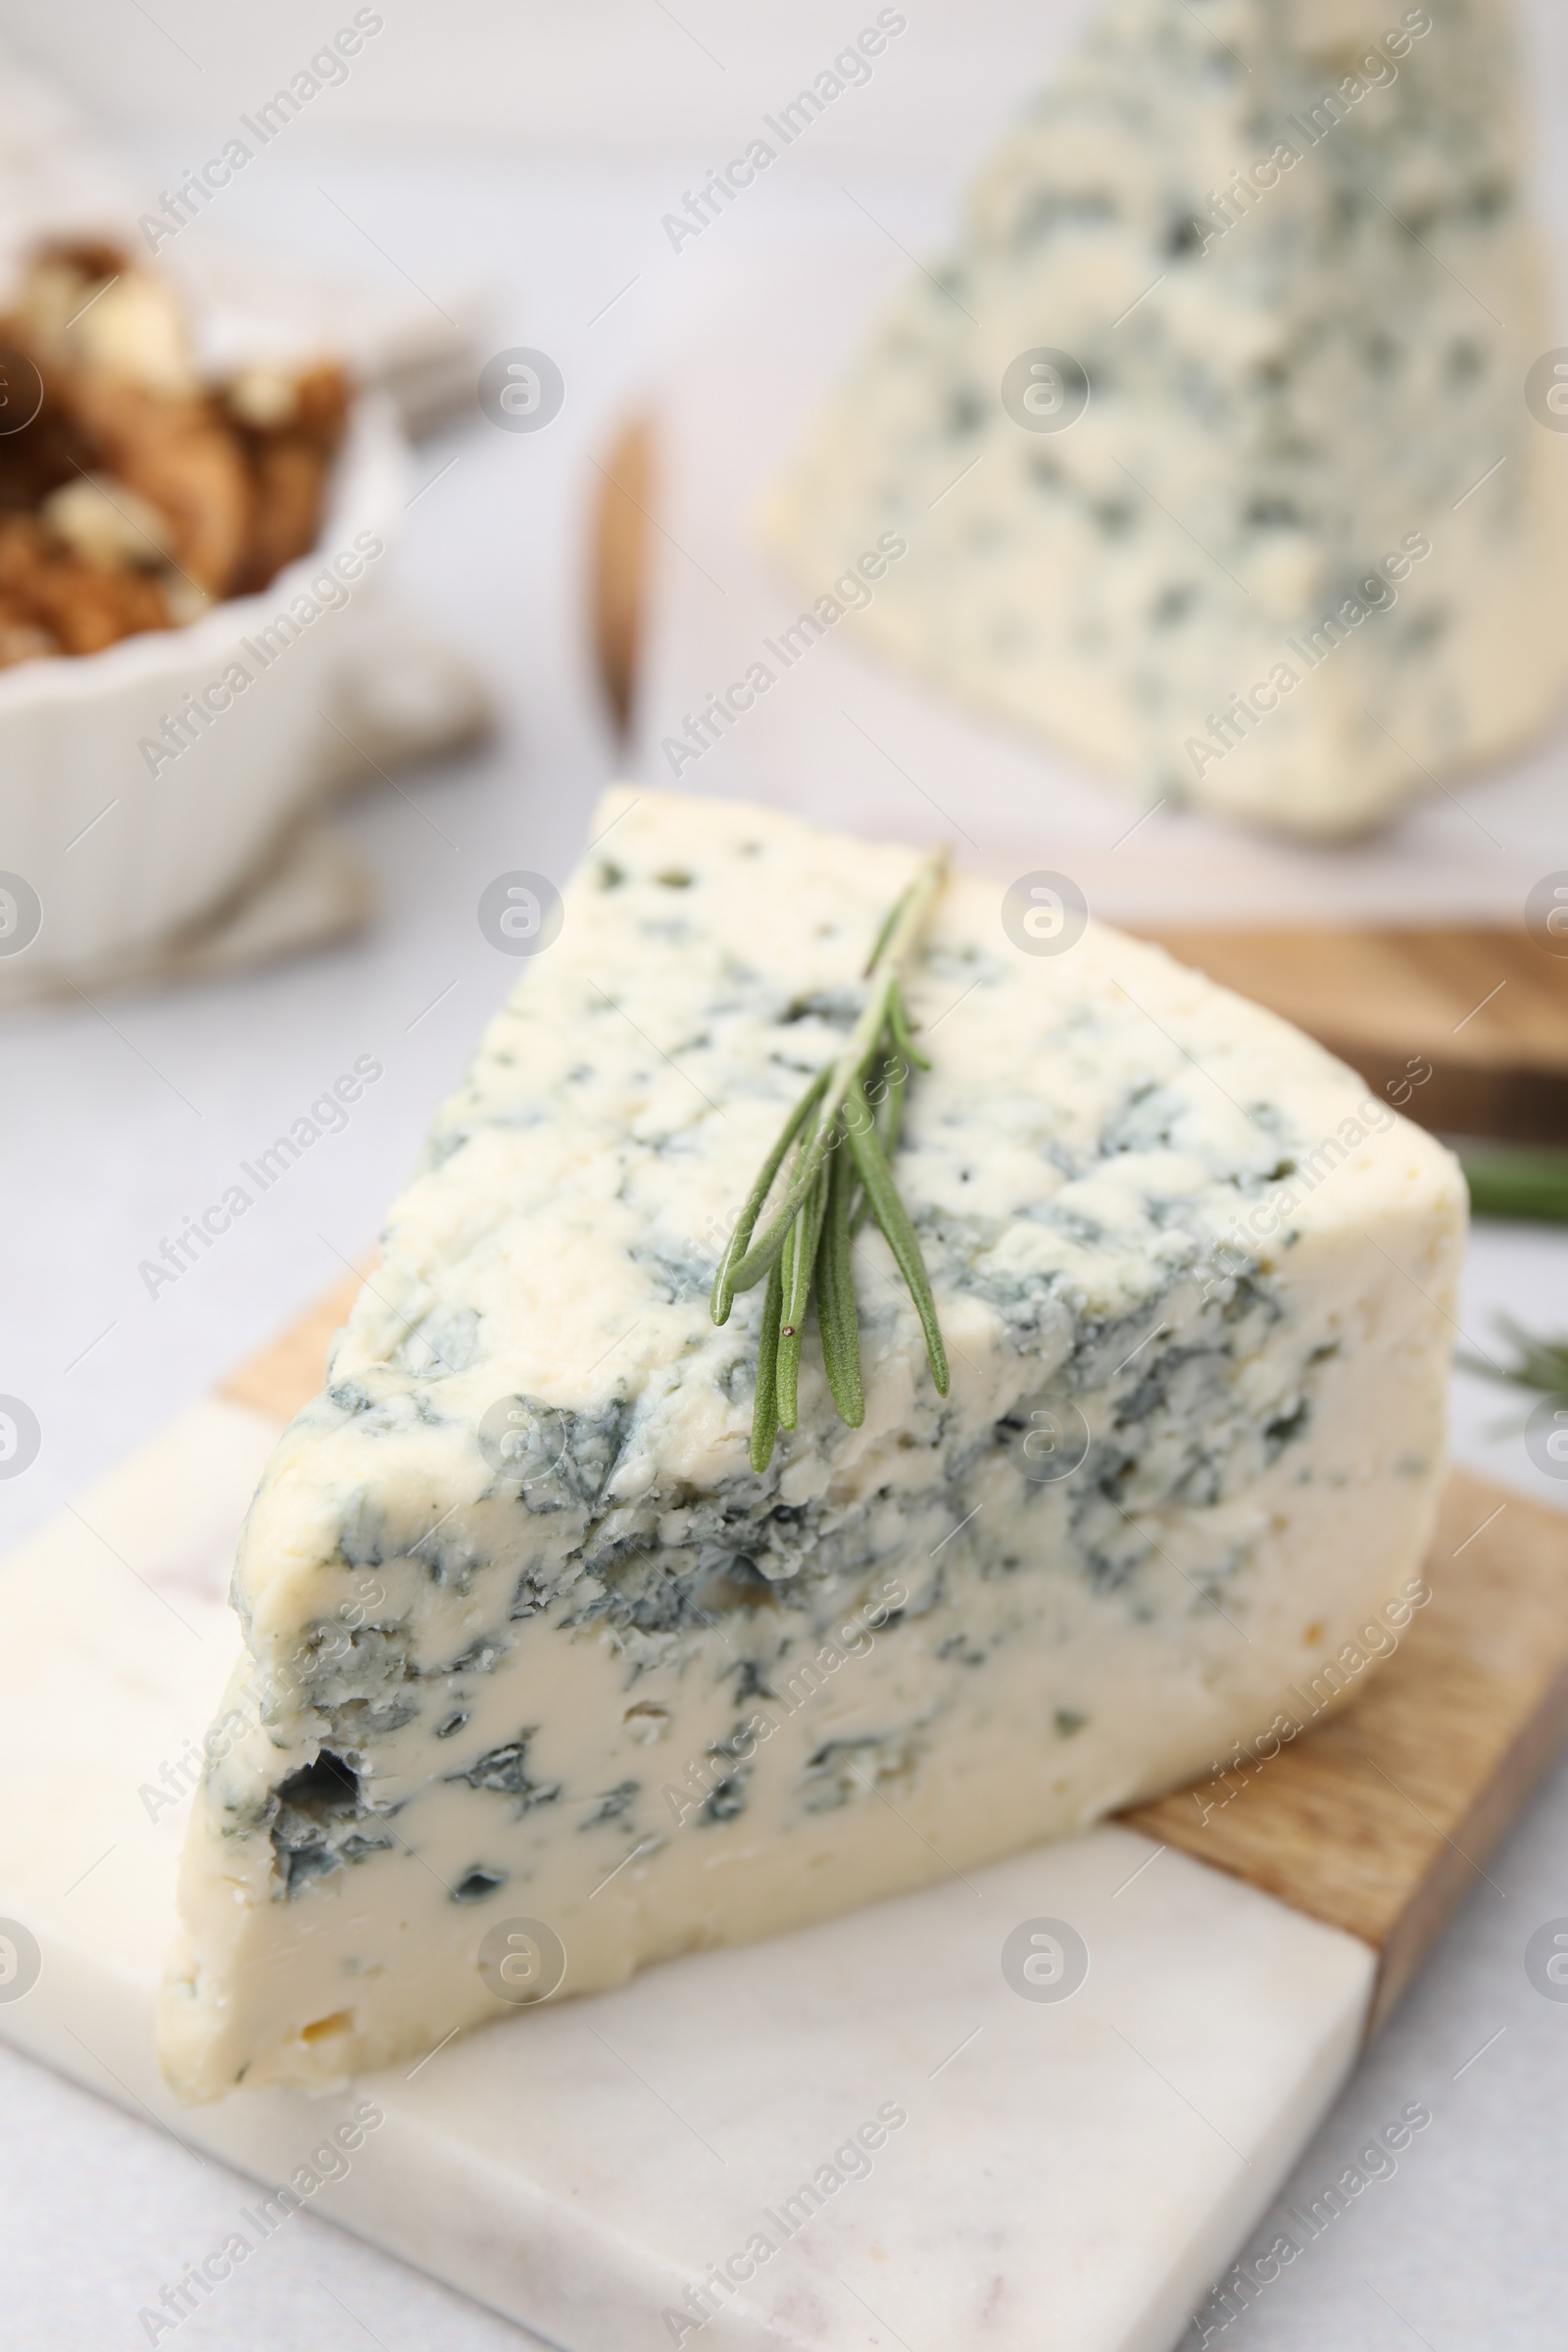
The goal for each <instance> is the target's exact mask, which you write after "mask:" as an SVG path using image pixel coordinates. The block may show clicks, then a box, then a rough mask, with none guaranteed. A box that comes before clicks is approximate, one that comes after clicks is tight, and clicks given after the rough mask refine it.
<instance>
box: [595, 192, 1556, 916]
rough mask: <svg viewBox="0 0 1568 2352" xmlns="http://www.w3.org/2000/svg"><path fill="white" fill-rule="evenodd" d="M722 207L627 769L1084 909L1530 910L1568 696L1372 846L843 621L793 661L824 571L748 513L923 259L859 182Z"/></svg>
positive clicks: (670, 465)
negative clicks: (738, 698)
mask: <svg viewBox="0 0 1568 2352" xmlns="http://www.w3.org/2000/svg"><path fill="white" fill-rule="evenodd" d="M846 193H848V192H847V191H846ZM722 226H723V229H724V232H725V238H726V242H725V243H724V244H723V245H722V246H720V245H719V243H718V240H717V237H716V235H715V237H714V238H713V239H712V240H711V241H709V242H708V243H706V244H705V245H704V246H703V247H702V248H701V249H699V250H695V251H693V253H692V256H691V259H690V262H689V263H688V264H687V267H688V268H689V269H690V270H691V271H692V272H693V280H692V283H691V284H690V286H689V287H688V289H687V292H686V302H685V307H684V309H683V311H682V314H681V319H682V332H681V334H680V336H679V338H678V345H679V357H678V359H677V360H676V361H674V362H673V363H672V364H671V365H670V366H669V367H668V368H667V369H666V371H665V373H664V376H663V379H662V382H661V384H660V385H659V387H658V390H657V393H655V394H654V395H652V396H651V397H650V401H649V405H648V415H649V418H650V421H651V423H652V425H653V427H654V431H655V435H656V441H657V449H656V467H657V475H656V484H655V494H654V502H653V511H654V515H655V518H656V521H657V525H658V527H657V530H656V531H654V532H653V533H651V534H650V546H651V555H652V563H651V569H650V577H649V579H648V582H647V584H646V593H645V596H644V599H643V605H644V610H645V613H646V615H647V620H646V639H645V642H644V644H643V647H642V651H641V660H640V664H639V667H640V687H639V699H638V705H637V711H636V746H635V760H634V764H635V770H636V773H637V774H638V775H640V776H644V777H646V778H647V779H648V780H649V781H650V782H651V783H656V784H661V785H663V786H665V787H668V786H669V785H670V784H672V783H675V782H677V781H678V783H679V785H680V788H681V789H682V790H683V791H694V792H712V793H718V794H727V795H731V796H735V797H739V798H744V799H751V800H764V801H772V802H775V803H778V804H779V805H781V806H783V807H785V808H789V809H796V810H797V811H798V812H799V813H800V814H802V815H804V816H807V817H809V818H811V819H812V820H814V821H815V822H817V823H821V824H827V825H833V826H837V827H840V828H842V829H843V830H845V831H848V832H852V833H861V834H866V835H869V836H872V837H874V838H888V839H893V840H901V841H910V840H921V841H924V840H932V841H947V842H950V843H951V844H952V845H953V847H954V849H955V851H956V854H957V856H958V857H959V858H962V860H963V861H964V862H965V863H966V864H968V865H970V866H971V867H975V866H978V867H981V868H983V869H984V870H986V871H991V872H997V873H1000V874H1005V876H1007V877H1008V878H1010V877H1011V876H1013V875H1015V874H1017V873H1019V872H1021V871H1024V870H1026V869H1029V868H1033V867H1037V866H1039V865H1041V864H1042V863H1048V864H1050V865H1051V866H1053V867H1054V868H1057V869H1059V870H1062V871H1064V872H1067V873H1069V874H1071V876H1072V877H1073V879H1074V880H1075V881H1076V882H1077V883H1078V885H1079V887H1080V889H1082V890H1083V891H1084V892H1085V894H1086V895H1087V897H1088V899H1089V903H1090V905H1091V907H1093V908H1094V910H1095V912H1096V913H1097V914H1099V915H1101V916H1102V917H1103V919H1105V920H1107V921H1111V922H1119V923H1129V924H1131V925H1133V926H1134V927H1135V928H1138V927H1144V928H1150V929H1158V928H1160V927H1161V926H1165V927H1167V928H1169V927H1172V926H1180V925H1185V926H1187V927H1189V928H1191V927H1202V926H1205V925H1232V924H1234V925H1239V926H1241V927H1243V928H1255V927H1256V926H1257V925H1258V924H1259V923H1266V922H1275V923H1280V924H1284V925H1291V924H1297V925H1311V924H1317V923H1322V924H1328V925H1336V924H1344V923H1384V924H1394V925H1399V924H1423V923H1442V922H1466V923H1486V922H1500V923H1507V924H1515V923H1519V922H1521V921H1522V920H1523V908H1524V902H1525V898H1526V895H1527V893H1528V892H1529V890H1530V888H1531V887H1532V885H1533V884H1534V883H1535V882H1537V881H1538V880H1539V879H1540V877H1541V876H1542V875H1543V874H1544V873H1548V872H1550V871H1552V870H1553V869H1554V868H1556V867H1557V866H1559V865H1560V864H1561V863H1562V783H1561V772H1562V762H1563V753H1564V749H1565V746H1568V712H1565V713H1564V719H1563V722H1562V723H1560V724H1559V726H1558V727H1557V729H1556V731H1555V734H1554V736H1553V738H1552V739H1551V740H1549V741H1547V742H1544V743H1543V744H1541V745H1539V746H1538V747H1536V748H1535V749H1534V750H1533V751H1531V752H1530V753H1529V754H1528V755H1527V756H1526V757H1525V758H1523V759H1522V760H1517V761H1515V762H1513V763H1512V764H1511V765H1510V766H1508V767H1507V768H1505V769H1498V770H1496V771H1495V772H1493V773H1489V774H1486V775H1481V776H1476V777H1471V778H1462V779H1453V778H1448V779H1446V780H1445V789H1444V790H1443V791H1441V792H1438V793H1430V794H1428V795H1427V797H1426V798H1425V799H1424V800H1423V801H1421V802H1420V803H1418V804H1416V805H1414V806H1412V807H1411V808H1410V809H1408V810H1406V811H1405V813H1404V814H1403V815H1402V816H1400V817H1399V818H1398V820H1397V822H1396V823H1394V824H1392V825H1390V826H1388V827H1387V828H1386V829H1385V830H1383V831H1382V832H1380V833H1378V834H1375V835H1373V836H1372V837H1370V838H1369V839H1367V840H1366V841H1362V842H1356V843H1350V844H1344V845H1340V846H1336V847H1333V848H1312V847H1309V846H1306V845H1303V844H1300V843H1293V842H1289V841H1284V840H1274V839H1272V838H1270V837H1269V836H1267V835H1266V834H1264V833H1261V832H1257V831H1252V830H1250V829H1248V828H1246V827H1243V826H1241V825H1238V824H1233V823H1230V822H1228V821H1227V820H1226V819H1224V818H1222V817H1218V816H1213V815H1208V814H1205V813H1202V812H1201V811H1198V810H1196V809H1175V808H1172V807H1168V806H1167V807H1162V808H1157V809H1155V810H1154V811H1153V813H1152V814H1149V813H1146V809H1145V807H1144V804H1143V803H1141V802H1140V801H1139V800H1138V799H1137V798H1136V797H1135V796H1133V795H1132V793H1131V792H1130V791H1129V789H1128V788H1127V787H1126V786H1125V785H1122V784H1119V783H1117V782H1115V781H1114V780H1107V779H1104V778H1102V777H1099V776H1096V775H1094V774H1092V773H1091V772H1090V771H1089V770H1087V769H1086V768H1083V767H1081V766H1079V765H1077V764H1076V763H1075V762H1074V761H1073V760H1071V759H1070V758H1069V757H1067V756H1065V755H1062V754H1059V753H1057V752H1055V751H1054V750H1053V749H1052V747H1051V746H1050V745H1049V744H1047V743H1045V742H1044V741H1043V740H1041V739H1039V738H1037V737H1034V736H1032V735H1030V734H1027V733H1025V732H1024V731H1023V730H1021V729H1015V728H1012V727H1009V726H1007V725H1005V724H1004V723H1002V722H1000V721H994V720H991V719H989V718H987V717H984V716H982V715H980V714H978V713H977V712H975V711H971V710H970V709H968V707H967V706H965V705H964V704H963V703H961V702H960V701H958V700H957V699H956V697H954V696H952V695H950V694H949V693H947V692H946V691H945V690H941V689H938V688H936V687H932V686H927V685H925V684H923V683H922V682H921V681H920V679H919V678H918V677H917V676H916V675H915V673H914V672H913V671H911V670H907V669H905V668H903V667H901V666H899V665H897V664H896V663H894V662H892V661H890V660H888V659H886V658H884V657H883V656H882V655H881V654H880V653H878V652H877V651H876V650H875V649H874V648H870V647H868V646H867V645H865V644H864V643H863V642H862V641H860V640H858V638H857V636H856V634H855V630H856V622H855V619H854V617H853V615H849V616H847V617H846V618H844V619H842V620H840V621H838V622H836V623H835V624H834V625H833V627H832V629H831V631H830V632H829V633H828V634H826V635H824V636H823V637H821V638H819V639H816V640H815V641H813V642H811V643H810V645H809V650H808V652H807V653H806V654H805V655H804V656H802V657H801V658H800V659H799V660H798V661H796V662H794V663H793V664H792V665H791V666H789V667H787V668H786V667H785V666H784V665H783V663H782V662H781V661H780V659H779V657H778V655H777V653H776V651H770V650H769V648H768V645H767V642H766V641H767V640H769V639H771V640H772V642H773V646H774V648H776V647H777V643H778V638H779V633H780V631H781V630H782V629H786V628H788V627H789V626H790V624H791V622H792V621H793V620H794V619H795V618H796V617H797V615H798V614H799V613H801V611H802V610H803V608H806V607H808V606H809V605H810V603H811V602H812V600H813V599H814V598H816V597H817V596H819V595H820V594H821V593H822V592H823V591H824V590H829V589H831V587H832V582H831V581H830V580H826V579H822V580H811V581H802V580H799V579H795V578H793V577H791V576H790V575H789V574H788V573H787V572H786V571H785V570H784V568H783V567H782V566H781V565H780V564H778V563H777V561H776V560H775V559H773V558H772V557H771V556H770V555H769V553H768V551H767V550H766V548H765V546H764V544H763V542H762V540H761V537H760V531H759V528H758V511H759V508H760V502H761V499H762V496H763V494H764V492H765V490H766V489H767V487H768V486H769V484H770V483H771V482H772V481H773V480H774V479H775V478H776V477H777V476H778V475H779V474H780V473H781V472H782V470H783V469H784V468H785V467H786V466H787V465H788V463H789V462H790V459H791V457H792V455H793V453H794V451H795V450H796V449H797V447H798V446H799V445H800V442H801V440H802V438H803V436H804V434H805V431H806V429H807V426H808V424H809V419H810V417H811V416H812V414H813V412H814V411H815V409H816V408H817V407H818V405H819V404H820V403H821V402H822V401H824V400H825V399H826V398H827V396H828V395H829V393H830V391H831V390H832V388H833V387H834V385H835V383H836V381H837V379H838V377H839V376H840V374H841V373H842V372H843V370H844V368H846V367H847V365H848V362H849V360H850V358H851V356H852V355H853V354H854V353H855V352H856V351H857V350H858V347H859V346H860V345H861V344H862V343H863V341H864V339H865V337H866V335H867V334H868V333H869V331H870V329H871V326H872V324H873V322H874V320H875V319H876V317H877V314H878V312H879V311H880V309H881V308H882V306H883V305H884V303H885V302H886V301H887V300H888V298H889V296H890V295H891V292H892V289H893V288H894V286H895V285H897V284H898V283H899V281H900V280H901V278H902V277H904V276H907V274H908V273H909V272H910V271H911V270H912V269H913V267H914V262H913V259H912V257H911V256H909V255H908V254H907V253H906V252H905V251H904V249H903V248H902V247H901V246H900V244H899V243H898V241H897V240H896V238H895V237H894V234H893V231H892V230H891V229H888V228H885V227H881V226H879V224H878V223H876V222H871V223H869V224H868V222H867V221H866V219H865V218H864V216H863V213H857V212H855V211H854V210H853V208H852V204H851V203H848V202H847V203H846V204H845V205H844V208H843V223H842V225H840V226H838V227H836V228H834V229H833V230H832V231H831V233H830V232H828V231H826V230H825V229H824V228H823V227H822V226H821V225H820V216H818V217H817V218H816V219H815V220H814V221H793V220H792V221H788V222H787V223H786V224H785V226H784V228H783V229H782V231H781V230H779V229H777V228H771V229H770V228H769V227H768V226H767V224H765V223H761V222H759V223H756V224H751V223H748V222H746V221H741V220H740V219H739V218H738V217H737V218H736V219H734V220H733V221H731V220H726V221H724V223H723V224H722ZM929 258H930V256H929V255H928V254H927V253H925V252H924V251H922V253H921V255H920V259H921V260H922V261H924V260H928V259H929ZM1047 339H1048V340H1049V337H1048V338H1047ZM758 660H761V661H762V662H764V663H766V664H767V665H768V666H769V667H770V668H771V669H772V671H773V672H774V678H775V683H774V684H773V685H772V686H771V687H769V688H768V689H767V690H766V691H765V692H763V693H760V694H759V695H758V696H757V699H756V703H755V705H754V707H753V708H752V709H750V710H749V711H746V712H745V713H744V715H742V716H741V717H740V718H739V719H738V720H737V722H736V723H735V725H734V726H733V728H732V729H731V730H730V731H729V732H728V733H727V734H724V735H722V736H721V737H720V739H719V740H718V741H717V742H715V743H713V744H711V746H710V747H709V748H708V749H707V750H705V751H704V752H703V754H702V757H701V758H700V760H698V761H697V762H696V763H695V764H692V763H691V762H689V761H685V760H680V759H679V755H678V753H677V754H676V755H674V760H675V764H676V765H677V766H678V768H679V774H678V777H677V775H676V774H675V773H674V772H673V769H672V765H671V757H670V756H668V755H666V754H665V752H664V750H663V749H662V746H663V745H664V743H665V741H666V739H673V738H675V737H678V736H679V735H681V734H682V733H683V732H684V731H685V721H686V714H687V713H698V712H701V711H702V710H703V707H704V705H705V703H706V702H708V701H709V699H710V698H711V696H713V695H714V694H716V693H720V692H722V691H723V690H724V689H725V688H726V687H728V686H729V685H730V684H731V683H732V682H733V681H734V680H737V679H742V678H744V677H745V676H746V674H747V669H748V665H749V664H750V663H752V662H757V661H758ZM691 740H693V741H699V740H700V738H699V737H696V736H694V737H692V738H691ZM1140 819H1142V820H1143V821H1142V822H1140Z"/></svg>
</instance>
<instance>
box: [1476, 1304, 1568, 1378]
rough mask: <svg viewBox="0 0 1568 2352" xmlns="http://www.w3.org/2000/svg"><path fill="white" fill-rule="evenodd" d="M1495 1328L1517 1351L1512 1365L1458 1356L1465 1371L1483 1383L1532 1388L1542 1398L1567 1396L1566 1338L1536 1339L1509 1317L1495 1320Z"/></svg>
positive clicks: (1503, 1316) (1530, 1332)
mask: <svg viewBox="0 0 1568 2352" xmlns="http://www.w3.org/2000/svg"><path fill="white" fill-rule="evenodd" d="M1497 1329H1498V1331H1499V1332H1500V1333H1501V1334H1502V1337H1503V1338H1504V1339H1505V1340H1506V1341H1507V1342H1508V1344H1509V1346H1510V1347H1511V1348H1514V1349H1515V1350H1516V1354H1515V1358H1514V1361H1513V1362H1512V1363H1511V1364H1495V1363H1494V1362H1493V1361H1492V1359H1491V1358H1490V1357H1489V1356H1481V1355H1461V1356H1460V1357H1459V1359H1458V1360H1459V1362H1460V1363H1461V1364H1462V1365H1463V1367H1464V1369H1465V1370H1466V1371H1467V1372H1476V1373H1479V1374H1480V1376H1481V1378H1482V1379H1483V1380H1501V1381H1506V1382H1507V1383H1508V1385H1509V1386H1510V1387H1511V1388H1516V1389H1533V1390H1537V1391H1539V1392H1540V1393H1541V1394H1542V1395H1543V1396H1545V1397H1568V1339H1561V1340H1543V1339H1538V1338H1537V1337H1536V1334H1535V1333H1534V1332H1532V1331H1526V1330H1525V1329H1524V1327H1523V1326H1522V1325H1521V1324H1518V1323H1516V1322H1515V1321H1514V1319H1513V1317H1512V1316H1511V1315H1499V1316H1498V1317H1497Z"/></svg>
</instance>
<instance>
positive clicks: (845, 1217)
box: [816, 1148, 865, 1429]
mask: <svg viewBox="0 0 1568 2352" xmlns="http://www.w3.org/2000/svg"><path fill="white" fill-rule="evenodd" d="M857 1189H858V1187H857V1179H856V1174H855V1160H854V1156H853V1154H852V1153H851V1152H848V1151H845V1150H844V1149H842V1148H841V1149H840V1150H838V1151H836V1152H834V1154H833V1158H832V1164H831V1168H830V1172H829V1178H828V1203H827V1217H826V1219H825V1221H824V1223H823V1227H822V1239H821V1243H820V1245H819V1247H818V1250H817V1257H816V1320H817V1326H818V1329H819V1330H820V1333H821V1337H822V1361H823V1363H824V1365H825V1366H826V1367H827V1385H828V1387H829V1388H830V1389H831V1390H832V1392H833V1401H834V1403H835V1404H836V1405H837V1406H838V1410H839V1418H840V1420H841V1421H847V1422H848V1423H849V1425H850V1427H851V1429H858V1428H859V1426H860V1424H861V1422H862V1421H863V1420H864V1419H865V1386H864V1382H863V1380H862V1378H861V1374H860V1319H859V1316H858V1314H857V1312H856V1308H855V1269H854V1266H853V1264H852V1262H851V1255H852V1253H851V1248H850V1238H851V1237H850V1205H851V1198H852V1196H853V1194H854V1193H855V1192H856V1190H857Z"/></svg>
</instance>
